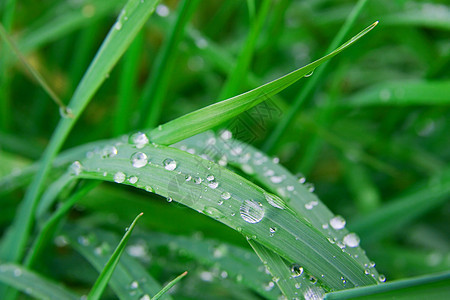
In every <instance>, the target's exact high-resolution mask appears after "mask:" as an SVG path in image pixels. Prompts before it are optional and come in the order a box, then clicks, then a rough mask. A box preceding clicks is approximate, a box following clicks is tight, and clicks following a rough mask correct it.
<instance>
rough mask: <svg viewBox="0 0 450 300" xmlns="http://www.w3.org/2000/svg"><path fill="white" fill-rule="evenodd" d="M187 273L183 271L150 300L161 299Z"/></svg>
mask: <svg viewBox="0 0 450 300" xmlns="http://www.w3.org/2000/svg"><path fill="white" fill-rule="evenodd" d="M187 273H188V272H187V271H184V272H183V273H181V274H180V275H178V276H177V277H176V278H175V279H174V280H172V281H171V282H169V283H168V284H167V285H166V286H164V287H163V288H162V289H161V290H160V291H159V292H158V293H157V294H156V295H155V296H153V297H152V300H158V299H159V298H161V297H162V296H163V295H164V294H165V293H167V292H168V291H169V290H170V289H171V288H172V287H173V286H174V285H175V284H177V283H178V282H179V281H180V280H181V279H183V277H184V276H186V275H187Z"/></svg>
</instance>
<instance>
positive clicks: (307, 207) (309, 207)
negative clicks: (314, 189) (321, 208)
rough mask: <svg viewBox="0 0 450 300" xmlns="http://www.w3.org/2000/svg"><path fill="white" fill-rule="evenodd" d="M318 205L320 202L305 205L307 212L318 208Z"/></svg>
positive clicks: (314, 201) (315, 201)
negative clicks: (315, 207)
mask: <svg viewBox="0 0 450 300" xmlns="http://www.w3.org/2000/svg"><path fill="white" fill-rule="evenodd" d="M317 204H319V202H318V201H317V200H313V201H310V202H308V203H306V204H305V208H306V209H307V210H310V209H313V208H314V206H316V205H317Z"/></svg>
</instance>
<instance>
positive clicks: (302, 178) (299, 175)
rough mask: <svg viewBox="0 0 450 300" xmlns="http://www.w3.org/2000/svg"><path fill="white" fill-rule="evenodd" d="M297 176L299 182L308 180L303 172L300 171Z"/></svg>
mask: <svg viewBox="0 0 450 300" xmlns="http://www.w3.org/2000/svg"><path fill="white" fill-rule="evenodd" d="M297 178H298V182H299V183H302V184H303V183H305V182H306V177H305V175H303V174H302V173H298V174H297Z"/></svg>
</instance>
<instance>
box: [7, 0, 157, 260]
mask: <svg viewBox="0 0 450 300" xmlns="http://www.w3.org/2000/svg"><path fill="white" fill-rule="evenodd" d="M157 2H158V1H145V2H141V1H139V0H129V1H128V2H127V3H126V4H125V6H124V8H123V10H122V12H121V14H120V15H119V16H118V18H117V21H116V22H115V24H114V25H113V27H112V28H111V30H110V32H109V33H108V36H107V37H106V39H105V40H104V42H103V44H102V46H101V47H100V49H99V51H98V52H97V55H96V57H95V58H94V60H93V62H92V63H91V65H90V66H89V68H88V70H87V71H86V74H85V75H84V77H83V79H82V80H81V82H80V84H79V85H78V87H77V89H76V91H75V93H74V95H73V97H72V99H71V101H70V103H69V109H70V111H71V113H72V114H73V116H74V118H67V117H63V118H62V119H61V121H60V122H59V124H58V126H57V128H56V130H55V132H54V133H53V136H52V138H51V140H50V143H49V145H48V147H47V148H46V150H45V153H44V155H43V158H42V160H41V165H40V168H39V171H38V173H37V174H36V176H35V177H34V180H33V182H32V183H31V185H30V186H29V188H28V189H27V192H26V194H25V198H24V200H23V201H22V203H21V205H20V207H19V210H18V213H17V216H16V218H15V219H14V222H13V224H12V225H11V227H10V228H9V230H8V232H7V233H6V236H5V241H4V244H3V248H2V249H1V251H0V257H1V258H2V259H4V260H6V261H13V262H16V261H19V260H20V259H21V257H22V256H23V253H24V249H25V244H26V241H27V239H28V236H29V233H30V230H31V227H32V225H33V215H34V210H35V208H36V205H37V203H38V199H39V194H40V193H41V191H42V189H43V185H44V182H45V178H46V177H47V175H48V173H49V171H50V168H51V164H52V161H53V159H54V157H55V156H56V154H57V152H58V151H59V150H60V149H61V147H62V145H63V143H64V141H65V139H66V138H67V136H68V134H69V132H70V130H71V129H72V127H73V126H74V125H75V123H76V121H77V119H78V118H79V117H80V115H81V113H82V112H83V110H84V109H85V107H86V106H87V104H88V103H89V101H90V100H91V99H92V97H93V96H94V94H95V92H96V91H97V90H98V88H99V87H100V85H101V84H102V83H103V82H104V81H105V79H106V78H107V75H108V74H109V72H110V71H111V69H112V68H113V67H114V65H115V64H116V62H117V61H118V60H119V58H120V57H121V56H122V54H123V53H124V52H125V50H126V49H127V47H128V45H129V44H130V43H131V42H132V40H133V38H134V37H135V36H136V35H137V33H138V32H139V30H140V29H141V28H142V26H143V25H144V23H145V22H146V21H147V19H148V18H149V17H150V15H151V14H152V12H153V11H154V9H155V5H156V3H157Z"/></svg>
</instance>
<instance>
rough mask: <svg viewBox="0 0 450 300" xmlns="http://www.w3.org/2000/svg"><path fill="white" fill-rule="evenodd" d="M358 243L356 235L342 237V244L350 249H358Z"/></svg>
mask: <svg viewBox="0 0 450 300" xmlns="http://www.w3.org/2000/svg"><path fill="white" fill-rule="evenodd" d="M359 241H360V240H359V236H357V235H356V233H349V234H347V235H346V236H344V243H345V244H346V245H347V246H349V247H350V248H354V247H358V246H359Z"/></svg>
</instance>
